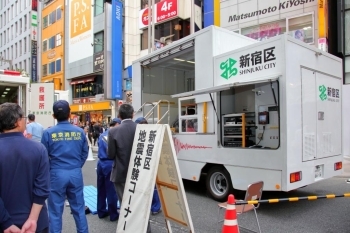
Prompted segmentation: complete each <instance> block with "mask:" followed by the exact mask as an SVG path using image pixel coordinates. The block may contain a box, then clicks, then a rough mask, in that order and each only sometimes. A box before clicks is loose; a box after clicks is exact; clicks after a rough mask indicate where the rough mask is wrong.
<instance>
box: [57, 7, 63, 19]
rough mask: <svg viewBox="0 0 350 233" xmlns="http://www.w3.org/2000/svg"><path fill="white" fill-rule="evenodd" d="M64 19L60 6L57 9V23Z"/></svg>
mask: <svg viewBox="0 0 350 233" xmlns="http://www.w3.org/2000/svg"><path fill="white" fill-rule="evenodd" d="M61 17H62V10H61V6H59V7H58V8H57V9H56V18H57V21H58V20H60V19H61Z"/></svg>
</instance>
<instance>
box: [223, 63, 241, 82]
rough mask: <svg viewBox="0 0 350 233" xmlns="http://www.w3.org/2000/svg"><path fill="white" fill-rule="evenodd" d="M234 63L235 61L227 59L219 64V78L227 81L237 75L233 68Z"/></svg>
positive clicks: (235, 69)
mask: <svg viewBox="0 0 350 233" xmlns="http://www.w3.org/2000/svg"><path fill="white" fill-rule="evenodd" d="M236 63H237V61H236V60H234V59H232V58H229V59H227V60H226V61H224V62H221V64H220V70H221V71H223V72H222V74H221V77H223V78H224V79H229V78H231V77H232V76H235V75H237V74H238V70H237V68H235V67H234V66H235V65H236Z"/></svg>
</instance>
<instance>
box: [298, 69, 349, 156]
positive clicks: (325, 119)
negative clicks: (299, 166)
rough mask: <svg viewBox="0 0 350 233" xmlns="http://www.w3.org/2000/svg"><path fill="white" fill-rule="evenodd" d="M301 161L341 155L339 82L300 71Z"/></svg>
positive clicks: (329, 77) (330, 77) (314, 72)
mask: <svg viewBox="0 0 350 233" xmlns="http://www.w3.org/2000/svg"><path fill="white" fill-rule="evenodd" d="M301 74H302V76H301V85H302V88H301V100H302V101H301V102H302V125H303V139H302V140H303V161H309V160H314V159H318V158H324V157H329V156H335V155H339V154H340V153H341V132H342V131H341V98H340V92H341V80H340V79H338V78H335V77H332V76H329V75H325V74H322V73H319V72H316V71H312V70H308V69H305V68H302V69H301Z"/></svg>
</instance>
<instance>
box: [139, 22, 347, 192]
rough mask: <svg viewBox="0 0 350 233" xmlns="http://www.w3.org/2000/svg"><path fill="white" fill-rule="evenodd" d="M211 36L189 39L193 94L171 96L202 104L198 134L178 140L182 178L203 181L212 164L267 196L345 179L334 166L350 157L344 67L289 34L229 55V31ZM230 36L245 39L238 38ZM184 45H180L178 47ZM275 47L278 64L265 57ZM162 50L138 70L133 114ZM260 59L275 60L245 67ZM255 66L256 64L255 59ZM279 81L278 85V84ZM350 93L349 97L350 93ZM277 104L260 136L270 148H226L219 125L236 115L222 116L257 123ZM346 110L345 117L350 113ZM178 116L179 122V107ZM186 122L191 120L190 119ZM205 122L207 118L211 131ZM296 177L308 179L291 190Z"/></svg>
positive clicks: (239, 47)
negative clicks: (260, 185)
mask: <svg viewBox="0 0 350 233" xmlns="http://www.w3.org/2000/svg"><path fill="white" fill-rule="evenodd" d="M211 30H213V34H214V36H212V37H210V36H208V34H206V33H208V31H209V30H208V31H206V32H203V33H202V34H201V33H196V34H194V37H191V39H193V38H195V90H194V91H190V92H186V93H181V94H180V93H179V94H175V95H173V96H172V97H174V99H173V100H172V101H175V102H177V106H181V103H180V101H182V100H185V99H189V98H192V99H194V100H195V103H196V105H197V113H196V115H195V116H193V117H197V119H198V129H197V131H196V132H181V130H180V132H179V133H175V134H174V135H173V137H174V143H175V148H176V152H177V156H178V160H179V166H180V171H181V175H182V178H184V179H189V180H195V181H198V180H199V178H200V174H201V173H202V170H203V168H204V167H205V166H206V165H208V164H211V165H215V164H217V165H223V166H224V167H225V168H226V170H227V171H228V172H229V174H230V177H231V180H232V185H233V187H234V188H235V189H240V190H245V189H246V188H247V185H248V184H250V183H253V182H256V181H258V180H263V181H264V190H271V191H290V190H293V189H297V188H300V187H303V186H306V185H309V184H312V183H314V182H317V181H319V180H322V179H327V178H330V177H333V176H336V175H340V174H341V172H342V170H341V169H340V170H335V169H334V167H335V163H338V162H342V160H343V155H344V153H348V154H349V151H350V147H349V146H348V148H345V145H346V144H347V145H348V144H349V143H346V144H345V143H344V141H343V140H344V139H345V138H347V140H349V136H347V137H346V136H345V135H349V134H350V130H349V128H350V127H349V124H348V125H347V127H346V129H345V128H344V126H345V124H344V121H346V120H347V119H344V111H345V110H344V109H345V108H344V106H343V113H342V102H343V101H342V100H347V99H345V98H344V97H345V95H344V90H343V88H342V86H343V85H342V83H343V77H342V60H341V59H339V58H337V57H335V56H332V55H330V54H328V53H325V52H322V51H321V50H318V49H317V48H315V47H313V46H310V45H307V44H305V43H303V42H300V41H297V40H295V39H293V38H290V37H288V36H287V35H282V36H277V37H274V38H272V39H269V40H266V41H263V42H259V43H256V42H252V41H246V42H242V43H239V44H237V47H235V48H227V50H226V51H225V48H223V47H224V46H225V45H226V44H225V43H224V42H223V43H222V44H221V43H220V38H221V37H222V40H223V41H225V40H226V41H227V40H228V39H227V38H224V37H223V36H217V35H219V34H220V33H221V30H225V29H220V30H217V29H216V28H215V30H214V29H211ZM231 36H232V37H233V38H235V37H236V38H237V40H241V39H242V40H243V38H241V36H240V35H234V34H232V35H231ZM213 38H216V39H213ZM186 40H187V39H186ZM188 40H189V39H188ZM231 40H232V41H234V39H232V38H231ZM214 41H215V42H214ZM182 42H183V40H181V41H178V42H177V45H178V44H180V43H182ZM175 43H176V42H175ZM175 43H174V44H175ZM197 45H198V47H197ZM169 46H173V45H169ZM200 46H201V47H200ZM211 46H212V48H211ZM167 47H168V46H166V47H164V48H163V49H165V48H167ZM208 47H209V49H203V48H208ZM215 47H219V48H215ZM271 48H273V51H274V52H273V53H274V56H275V57H274V58H275V59H272V58H273V57H269V56H270V55H269V54H265V51H267V52H269V51H270V50H269V49H271ZM208 50H209V51H208ZM160 51H162V50H160ZM160 51H157V52H155V53H152V54H150V55H148V57H147V58H141V59H140V60H138V61H136V62H135V63H133V105H134V108H135V110H136V109H138V108H139V107H140V106H141V103H142V101H141V100H142V96H143V94H144V93H143V90H142V85H141V83H142V81H141V79H142V78H141V77H142V69H141V65H142V62H143V61H145V60H147V59H150V58H151V57H153V56H155V55H156V53H159V52H160ZM214 51H216V52H214ZM255 52H262V54H261V55H262V58H263V59H265V58H266V57H269V58H270V59H272V60H270V61H265V60H269V59H265V60H264V62H262V63H261V64H258V65H257V64H255V65H250V66H247V67H245V66H244V64H243V63H241V62H242V61H241V57H244V56H245V55H247V54H249V55H251V54H253V53H255ZM264 56H265V57H264ZM209 58H210V59H209ZM230 59H233V60H234V61H232V60H230ZM208 60H211V61H210V62H208ZM249 61H250V62H252V60H251V57H249ZM230 62H231V63H230ZM235 62H236V63H235ZM255 62H256V61H255ZM235 69H236V71H235ZM135 71H136V72H135ZM225 72H228V73H226V74H225ZM274 80H277V81H275V82H273V83H272V81H274ZM248 84H250V85H255V86H254V87H255V88H254V89H253V90H252V88H251V87H250V86H249V88H247V89H244V88H245V87H246V86H247V85H248ZM237 86H241V87H242V89H241V90H243V91H242V93H236V94H235V97H234V98H235V99H234V100H232V99H229V98H227V95H223V96H221V94H219V93H220V91H221V90H222V91H228V92H229V91H230V90H232V89H230V88H232V87H237ZM272 88H273V90H275V91H277V92H278V98H277V100H275V98H274V97H273V95H271V93H272V92H273V91H271V89H272ZM324 88H326V89H324ZM344 89H345V88H344ZM347 89H349V90H348V91H349V92H350V88H347ZM329 90H330V92H331V93H330V96H329V95H328V91H329ZM228 92H227V93H228ZM258 92H259V93H260V92H261V93H263V94H262V95H260V94H258ZM210 93H211V94H212V98H213V104H212V103H211V99H210V95H209V94H210ZM264 93H267V94H266V95H264ZM324 94H326V96H324ZM175 97H176V98H179V99H178V100H177V99H175ZM134 101H135V102H134ZM204 103H205V104H206V106H207V107H206V108H207V110H206V111H207V112H206V113H205V112H204V109H205V107H204V106H205V105H204ZM276 103H277V106H278V109H279V110H278V111H276V110H274V111H272V112H271V113H270V123H269V124H268V125H266V130H265V126H264V127H263V126H262V125H258V124H257V129H256V135H255V137H256V138H255V139H256V141H258V135H259V134H261V133H263V135H264V138H266V139H265V140H262V142H261V143H262V144H261V145H262V146H263V147H268V148H271V149H263V148H229V147H224V146H223V144H222V131H223V129H222V126H221V124H220V123H219V122H218V120H219V121H220V122H221V121H222V119H221V116H222V115H224V114H228V113H230V112H229V110H226V112H224V111H221V109H225V108H227V109H230V106H231V105H232V106H234V109H235V111H236V112H237V111H238V112H254V113H256V122H258V119H257V115H258V114H257V113H258V112H263V111H268V109H269V107H273V106H276ZM214 106H215V107H216V111H217V113H216V112H215V110H214ZM220 106H221V107H220ZM348 108H349V109H350V107H347V108H346V109H347V112H350V110H349V109H348ZM232 109H233V108H232ZM178 112H179V116H181V109H180V108H179V107H178ZM277 112H279V114H278V113H277ZM342 114H343V120H342ZM349 115H350V113H349ZM217 116H218V117H219V119H218V117H217ZM181 117H182V119H184V120H186V119H190V117H192V116H181ZM202 117H206V121H207V127H206V128H207V131H206V132H204V127H203V123H202ZM347 118H348V117H347ZM179 122H181V118H180V121H179ZM179 124H180V126H181V123H179ZM180 126H179V128H181V127H180ZM265 131H266V132H265ZM259 143H260V142H259ZM294 172H301V174H302V176H301V177H302V178H301V180H300V181H297V182H294V183H291V182H290V174H291V173H294Z"/></svg>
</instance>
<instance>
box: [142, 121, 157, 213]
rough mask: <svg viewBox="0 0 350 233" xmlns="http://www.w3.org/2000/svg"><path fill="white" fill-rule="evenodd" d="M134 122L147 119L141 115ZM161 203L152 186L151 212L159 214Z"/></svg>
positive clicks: (144, 122) (145, 122) (143, 122)
mask: <svg viewBox="0 0 350 233" xmlns="http://www.w3.org/2000/svg"><path fill="white" fill-rule="evenodd" d="M135 123H136V124H148V122H147V120H146V119H145V118H143V117H139V118H137V119H136V120H135ZM161 207H162V206H161V204H160V200H159V195H158V190H157V188H156V187H154V191H153V197H152V204H151V213H152V214H153V215H156V214H159V213H160V212H162V209H161Z"/></svg>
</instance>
